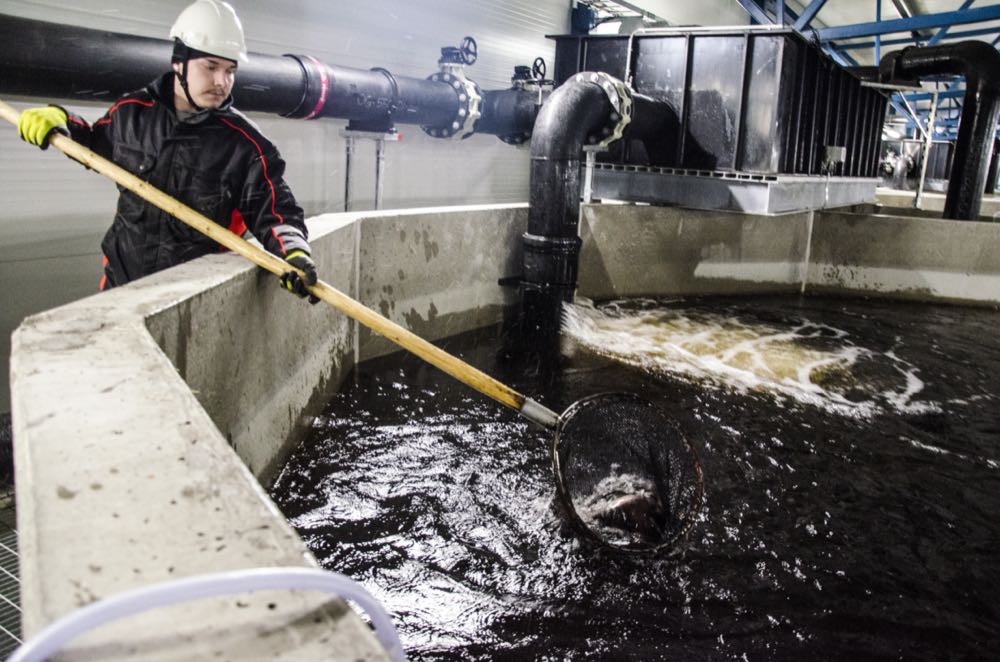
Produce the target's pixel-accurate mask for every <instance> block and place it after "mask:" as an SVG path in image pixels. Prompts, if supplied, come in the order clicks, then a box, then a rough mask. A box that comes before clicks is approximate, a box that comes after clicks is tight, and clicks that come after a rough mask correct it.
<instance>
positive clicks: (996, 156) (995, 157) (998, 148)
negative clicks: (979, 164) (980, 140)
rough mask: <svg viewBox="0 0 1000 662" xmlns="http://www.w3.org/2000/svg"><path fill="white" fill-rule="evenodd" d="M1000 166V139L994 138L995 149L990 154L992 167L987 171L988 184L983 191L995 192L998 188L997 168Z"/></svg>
mask: <svg viewBox="0 0 1000 662" xmlns="http://www.w3.org/2000/svg"><path fill="white" fill-rule="evenodd" d="M998 166H1000V140H998V139H997V138H994V139H993V150H992V155H991V156H990V168H989V170H987V171H986V186H984V187H983V193H990V194H992V193H994V192H995V191H996V190H997V168H998Z"/></svg>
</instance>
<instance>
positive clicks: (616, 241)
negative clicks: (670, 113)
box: [577, 205, 1000, 306]
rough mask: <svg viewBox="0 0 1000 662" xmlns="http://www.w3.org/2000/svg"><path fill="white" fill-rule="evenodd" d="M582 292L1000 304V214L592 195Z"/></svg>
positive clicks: (586, 211) (584, 219)
mask: <svg viewBox="0 0 1000 662" xmlns="http://www.w3.org/2000/svg"><path fill="white" fill-rule="evenodd" d="M580 231H581V237H582V239H583V246H582V249H581V253H580V276H579V284H580V286H579V289H578V291H577V293H578V294H579V295H582V296H585V297H588V298H592V299H596V300H602V299H612V298H617V297H633V296H675V295H710V294H759V293H780V292H804V293H806V294H808V293H821V294H832V295H843V296H859V295H861V296H880V297H885V298H893V299H910V300H920V301H941V302H950V303H962V304H972V305H994V306H995V305H1000V223H993V222H986V221H945V220H942V219H939V218H938V219H931V218H922V217H913V216H898V215H888V214H868V213H852V212H847V211H836V210H822V211H821V210H817V211H808V212H800V213H793V214H782V215H777V216H754V215H750V214H734V213H729V212H718V211H700V210H691V209H681V208H677V207H652V206H645V205H639V206H636V205H587V206H584V208H583V213H582V215H581V224H580Z"/></svg>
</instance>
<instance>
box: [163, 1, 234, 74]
mask: <svg viewBox="0 0 1000 662" xmlns="http://www.w3.org/2000/svg"><path fill="white" fill-rule="evenodd" d="M170 38H171V39H180V40H181V42H182V43H183V44H184V45H185V46H187V47H188V48H193V49H195V50H197V51H201V52H203V53H208V54H209V55H217V56H219V57H222V58H225V59H227V60H234V61H241V62H246V61H247V47H246V44H245V43H244V42H243V26H242V25H241V24H240V19H239V17H237V16H236V11H235V10H234V9H233V8H232V6H231V5H230V4H229V3H228V2H222V1H221V0H195V2H193V3H192V4H190V5H188V6H187V7H186V8H185V9H184V11H182V12H181V13H180V16H178V17H177V20H176V21H174V26H173V27H172V28H170Z"/></svg>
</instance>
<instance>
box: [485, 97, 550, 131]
mask: <svg viewBox="0 0 1000 662" xmlns="http://www.w3.org/2000/svg"><path fill="white" fill-rule="evenodd" d="M548 96H549V92H547V91H546V92H543V93H542V94H541V95H539V93H538V90H537V89H536V90H526V89H520V88H511V89H509V90H486V91H484V92H483V101H482V105H481V107H480V111H481V113H482V116H481V117H480V118H479V121H478V122H476V133H488V134H490V135H494V136H499V137H500V139H501V140H503V141H504V142H510V143H515V144H520V143H522V142H526V141H527V139H528V138H530V137H531V129H532V127H533V126H534V125H535V118H536V117H537V116H538V109H539V107H540V105H541V102H543V101H544V100H545V99H546V98H548Z"/></svg>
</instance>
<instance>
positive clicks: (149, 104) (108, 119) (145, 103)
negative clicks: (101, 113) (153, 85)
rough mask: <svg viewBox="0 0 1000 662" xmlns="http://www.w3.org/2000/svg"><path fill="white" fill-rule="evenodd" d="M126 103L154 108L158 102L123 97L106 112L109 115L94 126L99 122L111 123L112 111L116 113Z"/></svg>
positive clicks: (95, 124) (95, 123)
mask: <svg viewBox="0 0 1000 662" xmlns="http://www.w3.org/2000/svg"><path fill="white" fill-rule="evenodd" d="M126 103H137V104H139V105H140V106H145V107H146V108H152V107H153V104H154V103H156V102H155V101H140V100H139V99H122V100H121V101H119V102H118V103H116V104H115V105H113V106H111V108H109V109H108V112H107V113H105V114H106V115H108V116H109V117H106V118H104V119H103V120H98V121H96V122H94V126H97V125H98V124H110V123H111V117H110V115H111V114H112V113H114V112H115V111H116V110H118V108H119V107H120V106H121V105H122V104H126Z"/></svg>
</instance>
